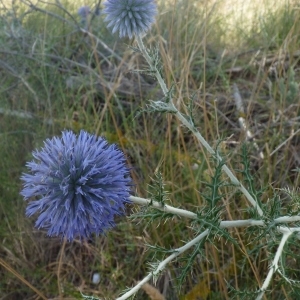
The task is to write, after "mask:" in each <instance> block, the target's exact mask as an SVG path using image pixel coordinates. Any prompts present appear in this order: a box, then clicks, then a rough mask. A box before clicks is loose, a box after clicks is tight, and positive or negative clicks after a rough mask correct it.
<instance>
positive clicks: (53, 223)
mask: <svg viewBox="0 0 300 300" xmlns="http://www.w3.org/2000/svg"><path fill="white" fill-rule="evenodd" d="M33 157H34V158H35V160H34V161H31V162H29V163H27V165H26V166H27V168H28V169H29V174H23V175H22V177H21V179H22V181H23V182H24V188H23V190H22V191H21V195H22V196H24V198H25V200H28V199H32V198H33V199H34V200H33V201H31V202H29V204H28V206H27V208H26V215H27V216H32V215H33V214H35V213H39V217H38V219H37V221H36V224H35V225H36V227H38V228H46V229H47V230H48V235H49V236H58V235H61V236H62V237H65V238H67V239H68V240H69V241H71V240H73V239H74V238H76V237H78V238H80V239H86V238H88V237H89V236H90V235H91V234H92V233H96V234H97V235H98V234H100V233H102V232H104V231H106V230H107V229H109V228H111V227H113V226H114V225H115V223H114V217H115V216H116V215H121V214H123V213H124V206H125V203H128V202H130V200H129V196H130V186H131V179H130V177H129V169H128V168H127V167H126V164H125V161H126V160H125V156H124V154H123V152H122V151H120V150H119V149H118V148H117V147H116V145H114V144H112V145H109V144H108V143H107V141H106V140H105V139H104V138H102V137H97V136H95V135H92V134H88V133H87V132H85V131H81V132H80V133H79V135H78V136H77V135H75V134H74V133H73V132H72V131H63V132H62V137H61V138H58V137H54V138H52V139H47V140H46V141H45V142H44V147H43V148H42V149H41V150H38V151H34V152H33Z"/></svg>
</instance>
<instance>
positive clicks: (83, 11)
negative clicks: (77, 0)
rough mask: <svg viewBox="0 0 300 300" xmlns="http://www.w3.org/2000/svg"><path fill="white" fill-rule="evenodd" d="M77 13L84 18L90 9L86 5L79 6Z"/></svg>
mask: <svg viewBox="0 0 300 300" xmlns="http://www.w3.org/2000/svg"><path fill="white" fill-rule="evenodd" d="M77 13H78V15H79V16H80V17H81V18H82V19H86V18H87V17H88V16H89V14H90V13H91V9H90V7H89V6H88V5H85V6H81V7H79V8H78V11H77Z"/></svg>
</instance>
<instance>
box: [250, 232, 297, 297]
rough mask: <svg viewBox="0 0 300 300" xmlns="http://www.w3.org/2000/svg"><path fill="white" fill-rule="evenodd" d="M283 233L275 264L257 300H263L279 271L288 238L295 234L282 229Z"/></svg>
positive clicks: (273, 263) (274, 260)
mask: <svg viewBox="0 0 300 300" xmlns="http://www.w3.org/2000/svg"><path fill="white" fill-rule="evenodd" d="M281 232H283V235H282V238H281V242H280V244H279V246H278V249H277V251H276V255H275V257H274V259H273V262H272V265H271V267H270V270H269V273H268V275H267V277H266V279H265V281H264V283H263V285H262V287H261V289H260V293H259V294H258V296H257V297H256V300H261V299H262V297H263V295H264V293H265V291H266V290H267V288H268V286H269V284H270V282H271V279H272V277H273V275H274V273H275V272H276V271H277V269H278V261H279V259H280V257H281V255H282V251H283V248H284V245H285V243H286V241H287V240H288V238H289V237H290V235H292V234H293V232H292V231H291V230H289V228H281Z"/></svg>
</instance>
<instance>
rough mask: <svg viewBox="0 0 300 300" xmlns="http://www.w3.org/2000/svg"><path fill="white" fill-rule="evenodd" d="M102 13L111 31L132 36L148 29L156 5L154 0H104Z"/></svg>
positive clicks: (153, 16)
mask: <svg viewBox="0 0 300 300" xmlns="http://www.w3.org/2000/svg"><path fill="white" fill-rule="evenodd" d="M104 6H105V8H104V10H103V13H104V14H106V15H107V16H106V18H105V21H107V22H109V23H108V25H107V26H108V27H113V29H112V32H113V33H115V32H117V31H119V35H120V37H126V36H128V37H129V38H132V36H133V35H141V34H144V33H145V32H146V31H148V30H149V29H150V27H151V25H152V24H153V23H154V21H155V16H156V13H157V6H156V3H155V1H154V0H106V2H105V3H104Z"/></svg>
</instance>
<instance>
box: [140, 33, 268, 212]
mask: <svg viewBox="0 0 300 300" xmlns="http://www.w3.org/2000/svg"><path fill="white" fill-rule="evenodd" d="M136 41H137V43H138V46H139V49H140V50H141V52H142V54H143V56H144V58H145V59H146V61H147V63H148V64H149V66H150V68H151V69H153V71H154V72H155V76H156V78H157V81H158V83H159V84H160V86H161V89H162V91H163V93H164V95H165V96H167V95H168V92H169V90H168V88H167V86H166V84H165V82H164V80H163V78H162V77H161V75H160V73H159V71H158V70H157V68H156V67H155V66H154V65H153V63H152V59H151V57H150V56H149V53H148V51H147V49H146V48H145V46H144V44H143V41H142V38H141V37H140V36H136ZM169 108H170V111H171V112H173V113H174V111H176V113H175V115H176V117H177V119H178V120H179V121H180V122H181V123H182V124H183V125H185V126H186V127H187V128H188V129H189V130H190V131H191V132H192V133H193V134H194V136H195V137H196V138H197V139H198V141H199V142H200V143H201V144H202V146H203V147H204V148H205V149H206V150H207V151H208V152H209V153H210V154H212V155H213V156H215V157H216V158H217V159H218V160H219V162H220V161H222V158H221V156H220V155H219V154H218V153H216V151H215V150H214V149H213V148H212V147H211V146H210V145H209V144H208V143H207V141H206V140H205V139H204V137H203V136H202V135H201V134H200V132H199V131H198V130H197V129H196V128H195V127H194V126H193V125H192V124H191V123H190V122H189V121H188V120H187V119H186V118H185V117H184V116H183V115H182V114H181V112H180V111H179V110H178V109H177V108H176V106H175V105H174V103H173V101H170V102H169ZM222 169H223V171H224V172H225V173H226V174H227V176H228V177H229V178H230V180H231V182H232V183H233V184H234V185H236V186H237V188H238V189H239V190H240V191H241V192H242V193H243V194H244V195H245V197H246V198H247V199H248V201H249V202H250V203H251V205H252V206H253V207H255V208H256V209H257V213H258V214H259V215H260V216H263V211H262V209H261V208H260V207H259V205H258V203H257V201H256V200H255V199H254V198H253V197H252V195H251V194H250V193H249V192H248V190H247V189H246V188H245V187H244V186H243V184H242V183H241V182H240V181H239V180H238V179H237V178H236V176H235V175H234V174H233V173H232V172H231V170H230V169H229V168H228V167H227V166H226V165H223V167H222Z"/></svg>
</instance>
